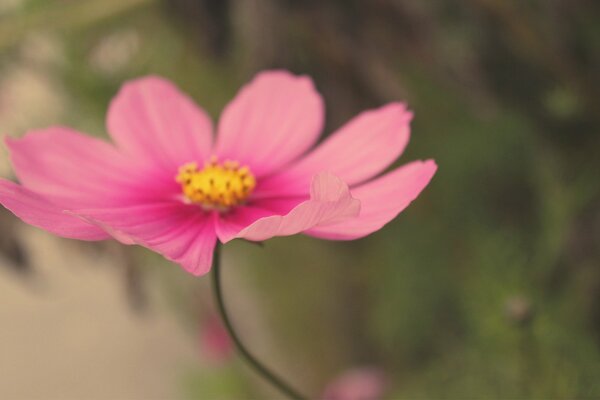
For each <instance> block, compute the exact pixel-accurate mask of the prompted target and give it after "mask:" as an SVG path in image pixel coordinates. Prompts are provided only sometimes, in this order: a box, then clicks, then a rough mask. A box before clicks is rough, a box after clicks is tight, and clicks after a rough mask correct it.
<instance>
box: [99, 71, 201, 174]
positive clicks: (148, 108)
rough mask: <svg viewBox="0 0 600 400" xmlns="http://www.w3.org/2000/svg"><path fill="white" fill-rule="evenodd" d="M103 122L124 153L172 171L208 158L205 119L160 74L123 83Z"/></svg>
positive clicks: (198, 108)
mask: <svg viewBox="0 0 600 400" xmlns="http://www.w3.org/2000/svg"><path fill="white" fill-rule="evenodd" d="M107 126H108V131H109V133H110V134H111V136H112V138H113V139H114V141H115V142H116V143H117V145H118V147H120V148H121V149H122V150H124V151H125V152H126V153H127V154H129V155H130V156H132V157H134V158H139V159H143V160H146V161H150V162H152V163H154V164H157V165H160V166H162V167H165V168H168V169H169V170H172V171H174V173H176V172H177V168H178V167H179V166H180V165H182V164H184V163H186V162H191V161H197V162H202V161H203V160H206V159H208V158H209V157H210V153H211V147H212V123H211V120H210V118H209V117H208V115H207V114H206V113H205V112H204V111H203V110H202V109H201V108H200V107H198V106H197V105H196V104H195V103H194V101H193V100H192V99H191V98H189V97H188V96H186V95H185V94H183V93H181V92H180V91H179V89H178V88H177V87H176V86H175V85H173V84H172V83H171V82H169V81H167V80H165V79H163V78H159V77H155V76H149V77H146V78H140V79H136V80H133V81H130V82H128V83H126V84H125V85H123V87H122V88H121V90H120V91H119V93H118V94H117V96H116V97H115V98H114V99H113V100H112V102H111V103H110V107H109V110H108V117H107Z"/></svg>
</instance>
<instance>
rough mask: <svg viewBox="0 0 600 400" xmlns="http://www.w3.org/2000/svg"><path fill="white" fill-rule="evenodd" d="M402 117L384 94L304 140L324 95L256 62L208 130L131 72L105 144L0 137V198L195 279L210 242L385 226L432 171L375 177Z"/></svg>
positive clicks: (354, 234) (190, 106) (165, 90)
mask: <svg viewBox="0 0 600 400" xmlns="http://www.w3.org/2000/svg"><path fill="white" fill-rule="evenodd" d="M411 118H412V113H411V112H410V111H408V110H407V109H406V107H405V105H404V104H401V103H391V104H388V105H385V106H383V107H381V108H378V109H375V110H371V111H366V112H364V113H362V114H360V115H358V116H357V117H355V118H354V119H352V120H350V121H349V122H348V123H346V124H345V125H344V126H342V127H341V128H340V129H339V130H338V131H337V132H334V133H333V134H332V135H331V136H330V137H328V138H327V139H326V140H325V141H324V142H323V143H322V144H320V145H318V146H316V147H314V149H311V148H312V147H313V146H314V145H315V143H316V141H317V139H318V137H319V134H320V132H321V129H322V126H323V119H324V106H323V100H322V99H321V97H320V96H319V94H318V93H317V92H316V90H315V88H314V86H313V84H312V81H311V80H310V79H309V78H308V77H305V76H295V75H292V74H290V73H288V72H285V71H267V72H262V73H260V74H258V75H257V76H256V77H255V78H254V79H253V80H252V81H251V82H250V83H249V84H247V85H246V86H244V87H243V88H242V89H241V90H240V92H239V93H238V94H237V96H236V97H235V98H234V99H233V101H231V102H230V103H229V104H228V105H227V106H226V107H225V109H224V111H223V113H222V115H221V117H220V120H219V124H218V127H217V129H216V135H215V137H213V126H212V122H211V120H210V118H209V117H208V115H207V114H206V113H205V112H204V111H203V110H202V109H201V108H199V107H198V106H196V105H195V104H194V102H193V101H192V100H191V99H190V98H189V97H188V96H186V95H185V94H183V93H181V92H180V91H179V90H178V89H177V88H176V87H175V85H173V84H172V83H170V82H169V81H167V80H165V79H162V78H159V77H154V76H151V77H146V78H141V79H137V80H134V81H131V82H128V83H126V84H125V85H124V86H123V87H122V88H121V90H120V92H119V93H118V95H117V96H116V97H115V99H114V100H113V101H112V102H111V104H110V107H109V110H108V116H107V129H108V132H109V134H110V136H111V138H112V141H113V142H114V144H112V143H108V142H105V141H103V140H99V139H95V138H92V137H89V136H86V135H83V134H81V133H79V132H76V131H74V130H72V129H69V128H65V127H52V128H48V129H43V130H37V131H33V132H29V133H28V134H27V135H25V136H24V137H23V138H21V139H7V141H6V142H7V145H8V148H9V150H10V156H11V161H12V165H13V167H14V169H15V172H16V175H17V177H18V179H19V181H20V183H21V184H20V185H19V184H15V183H13V182H10V181H7V180H0V203H1V204H2V205H3V206H4V207H6V208H8V209H9V210H11V211H12V212H13V213H14V214H15V215H17V216H18V217H19V218H21V219H22V220H23V221H25V222H27V223H29V224H31V225H34V226H37V227H39V228H42V229H45V230H47V231H49V232H52V233H54V234H57V235H59V236H63V237H67V238H74V239H81V240H103V239H107V238H110V237H113V238H115V239H117V240H119V241H120V242H122V243H125V244H139V245H142V246H145V247H147V248H149V249H152V250H154V251H156V252H158V253H160V254H162V255H163V256H165V257H166V258H168V259H169V260H172V261H174V262H176V263H178V264H180V265H181V266H182V267H183V268H185V269H186V270H187V271H189V272H191V273H193V274H195V275H202V274H205V273H206V272H208V270H209V269H210V266H211V261H212V254H213V248H214V246H215V245H216V242H217V240H220V241H221V242H223V243H225V242H228V241H230V240H232V239H236V238H243V239H247V240H253V241H262V240H266V239H269V238H271V237H273V236H286V235H293V234H296V233H301V232H303V233H305V234H307V235H311V236H315V237H320V238H324V239H336V240H351V239H357V238H360V237H363V236H366V235H368V234H370V233H372V232H374V231H376V230H378V229H380V228H381V227H383V226H384V225H385V224H386V223H388V222H389V221H390V220H392V219H393V218H394V217H395V216H396V215H398V213H400V212H401V211H402V210H403V209H404V208H406V207H407V206H408V205H409V204H410V202H411V201H413V200H414V199H415V198H416V197H417V196H418V195H419V193H420V192H421V191H422V190H423V189H424V188H425V187H426V186H427V184H428V183H429V181H430V180H431V178H432V177H433V175H434V173H435V170H436V165H435V162H434V161H433V160H427V161H415V162H411V163H409V164H406V165H404V166H402V167H400V168H397V169H395V170H393V171H391V172H389V173H387V174H384V175H382V176H378V175H379V174H380V173H381V172H382V171H383V170H384V169H386V167H388V166H389V165H390V164H391V163H392V162H393V161H394V160H396V158H397V157H398V156H400V154H401V153H402V152H403V150H404V148H405V147H406V145H407V143H408V139H409V134H410V128H409V123H410V120H411Z"/></svg>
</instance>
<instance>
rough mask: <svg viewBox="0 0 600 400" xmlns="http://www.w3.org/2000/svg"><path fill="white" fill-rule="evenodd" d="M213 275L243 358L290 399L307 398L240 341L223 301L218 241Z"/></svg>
mask: <svg viewBox="0 0 600 400" xmlns="http://www.w3.org/2000/svg"><path fill="white" fill-rule="evenodd" d="M212 277H213V279H212V283H213V290H214V294H215V299H216V302H217V309H218V312H219V314H220V316H221V319H222V320H223V323H224V325H225V329H227V332H228V333H229V336H230V337H231V340H233V343H234V344H235V347H236V349H237V350H238V352H239V353H240V354H241V355H242V358H244V359H245V360H246V361H247V362H248V364H250V366H251V367H252V368H254V370H255V371H256V372H257V373H258V374H259V375H261V376H262V377H263V378H265V379H266V380H267V381H269V382H270V383H271V384H272V385H273V386H275V387H276V388H277V389H279V390H280V391H281V392H282V393H285V394H286V395H287V396H288V397H289V398H290V399H294V400H304V399H305V397H304V396H302V395H301V394H300V393H298V392H297V391H296V390H295V389H293V388H292V387H291V386H290V385H288V384H287V383H286V382H284V381H283V380H282V379H281V378H280V377H279V376H277V375H275V374H274V373H273V372H271V371H270V370H269V369H268V368H267V367H265V366H264V365H263V364H262V363H261V362H260V361H258V360H257V359H256V357H254V356H253V355H252V354H251V353H250V352H249V351H248V350H247V349H246V347H245V346H244V345H243V344H242V342H241V341H240V338H239V337H238V335H237V333H236V332H235V330H234V329H233V325H232V324H231V321H230V320H229V316H228V315H227V310H226V309H225V303H224V301H223V291H222V288H221V246H220V244H218V243H217V246H216V247H215V253H214V258H213V267H212Z"/></svg>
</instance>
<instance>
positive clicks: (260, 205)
mask: <svg viewBox="0 0 600 400" xmlns="http://www.w3.org/2000/svg"><path fill="white" fill-rule="evenodd" d="M307 199H308V196H306V197H289V198H268V199H261V200H259V201H255V202H252V203H251V204H248V205H244V206H240V207H236V208H234V209H232V210H231V211H229V212H228V213H225V214H221V215H220V216H219V218H218V219H217V221H216V224H217V225H216V228H217V236H218V237H219V240H221V242H223V243H226V242H228V241H230V240H232V239H234V238H235V237H236V236H237V234H238V233H239V232H240V231H241V230H242V229H244V228H245V227H247V226H249V225H251V224H253V223H254V222H255V221H257V220H259V219H261V218H265V217H270V216H272V215H285V214H287V213H289V212H290V211H291V210H292V209H293V208H294V207H296V206H297V205H298V204H300V203H302V202H303V201H305V200H307Z"/></svg>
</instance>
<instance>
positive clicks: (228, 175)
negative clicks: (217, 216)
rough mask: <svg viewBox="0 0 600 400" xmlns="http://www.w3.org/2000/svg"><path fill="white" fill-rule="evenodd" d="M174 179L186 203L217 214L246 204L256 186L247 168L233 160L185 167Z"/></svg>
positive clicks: (183, 166) (192, 164)
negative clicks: (201, 166)
mask: <svg viewBox="0 0 600 400" xmlns="http://www.w3.org/2000/svg"><path fill="white" fill-rule="evenodd" d="M175 180H176V181H177V182H179V183H180V184H181V189H182V191H183V194H184V196H185V199H186V200H187V201H189V202H190V203H194V204H198V205H201V206H202V208H204V209H205V210H218V211H227V210H229V209H230V208H231V207H235V206H238V205H240V204H243V203H244V202H246V200H247V199H248V197H249V196H250V194H251V193H252V191H253V190H254V187H255V186H256V179H255V178H254V175H252V173H251V172H250V169H249V168H248V167H246V166H243V167H240V164H239V163H238V162H236V161H230V160H227V161H225V162H223V163H219V162H218V161H217V158H216V157H212V158H211V160H210V161H208V162H206V163H205V164H204V168H202V169H198V165H197V164H196V163H194V162H192V163H188V164H184V165H182V166H181V167H180V168H179V173H178V174H177V177H176V178H175Z"/></svg>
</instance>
